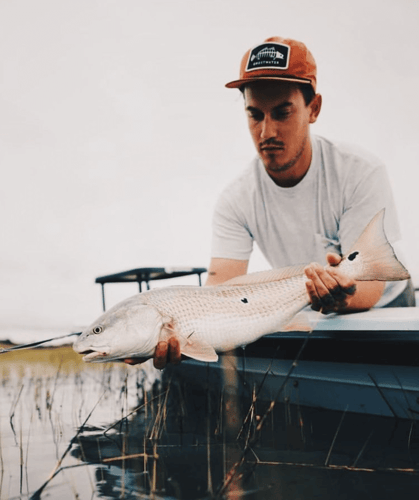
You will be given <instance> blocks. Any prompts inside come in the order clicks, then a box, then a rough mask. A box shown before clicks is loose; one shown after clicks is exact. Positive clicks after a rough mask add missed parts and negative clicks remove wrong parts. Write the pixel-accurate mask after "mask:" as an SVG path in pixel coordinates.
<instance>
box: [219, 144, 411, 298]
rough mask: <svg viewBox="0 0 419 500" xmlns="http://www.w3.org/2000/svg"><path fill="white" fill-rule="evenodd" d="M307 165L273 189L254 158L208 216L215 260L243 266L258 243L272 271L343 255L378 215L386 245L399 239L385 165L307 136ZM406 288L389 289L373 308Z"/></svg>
mask: <svg viewBox="0 0 419 500" xmlns="http://www.w3.org/2000/svg"><path fill="white" fill-rule="evenodd" d="M311 142H312V150H313V155H312V161H311V164H310V168H309V170H308V172H307V174H306V175H305V176H304V178H303V179H302V180H301V181H300V182H299V183H298V184H297V185H296V186H294V187H290V188H283V187H280V186H278V185H276V184H275V183H274V182H273V180H272V179H271V178H270V177H269V175H268V174H267V172H266V170H265V167H264V165H263V163H262V161H261V159H260V158H259V157H257V158H255V159H254V160H253V161H252V162H251V164H250V166H249V167H248V168H247V169H246V170H245V172H244V173H243V174H242V175H241V176H240V177H239V178H238V179H236V180H235V181H234V182H232V183H231V184H230V185H229V186H227V188H226V189H225V190H224V191H223V192H222V194H221V196H220V197H219V199H218V202H217V204H216V207H215V212H214V217H213V238H212V251H211V256H212V257H213V258H225V259H237V260H248V259H249V257H250V254H251V252H252V249H253V242H256V243H257V244H258V246H259V248H260V249H261V251H262V253H263V254H264V256H265V258H266V259H267V261H268V262H269V264H270V265H271V266H272V267H273V268H280V267H285V266H290V265H296V264H307V263H309V262H313V261H316V262H319V263H321V264H325V263H326V260H325V256H326V253H327V252H336V253H338V254H340V255H344V254H345V253H347V252H348V250H349V249H350V248H351V246H352V244H353V243H355V241H356V240H357V238H358V236H359V235H360V234H361V233H362V231H363V230H364V228H365V226H366V225H367V224H368V222H370V220H371V219H372V218H373V216H374V215H375V214H376V213H377V212H378V211H379V210H381V209H382V208H385V209H386V212H385V220H384V226H385V231H386V235H387V238H388V240H389V241H390V243H392V244H393V245H394V243H396V242H397V241H399V240H400V230H399V224H398V220H397V213H396V208H395V205H394V200H393V195H392V192H391V188H390V183H389V180H388V177H387V172H386V169H385V166H384V165H383V163H382V162H381V161H380V160H378V159H377V158H376V157H374V156H372V155H371V154H369V153H367V152H365V151H364V150H361V149H360V148H357V147H355V146H352V145H343V144H340V145H337V144H334V143H331V142H330V141H328V140H326V139H324V138H322V137H319V136H312V137H311ZM405 286H406V282H394V283H387V285H386V289H385V292H384V294H383V297H382V298H381V299H380V301H379V303H378V304H377V306H383V305H385V304H387V303H389V302H390V301H391V300H393V299H394V298H395V297H397V296H398V295H399V294H400V293H401V292H402V291H403V290H404V288H405Z"/></svg>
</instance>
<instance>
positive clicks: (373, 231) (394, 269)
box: [344, 209, 410, 281]
mask: <svg viewBox="0 0 419 500" xmlns="http://www.w3.org/2000/svg"><path fill="white" fill-rule="evenodd" d="M384 213H385V209H382V210H380V211H379V212H378V213H377V214H376V215H375V216H374V217H373V219H372V220H371V222H370V223H369V224H368V225H367V227H366V228H365V229H364V231H363V233H362V234H361V236H360V237H359V238H358V240H357V241H356V243H355V244H354V245H353V246H352V248H351V250H350V251H349V252H348V253H347V254H346V255H345V257H344V260H347V261H350V262H352V261H355V260H357V261H358V263H357V265H356V266H355V268H356V273H355V276H354V278H355V279H357V280H359V281H400V280H405V279H409V278H410V274H409V272H408V271H407V269H406V268H405V267H404V266H403V264H402V263H401V262H400V261H399V260H398V259H397V257H396V254H395V253H394V250H393V247H392V246H391V245H390V243H389V242H388V240H387V237H386V234H385V232H384ZM358 255H359V257H358ZM348 263H349V262H348ZM353 263H354V264H355V262H353Z"/></svg>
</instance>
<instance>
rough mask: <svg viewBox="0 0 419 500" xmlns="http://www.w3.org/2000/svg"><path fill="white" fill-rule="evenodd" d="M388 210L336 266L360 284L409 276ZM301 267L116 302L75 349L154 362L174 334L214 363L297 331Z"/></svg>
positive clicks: (304, 299)
mask: <svg viewBox="0 0 419 500" xmlns="http://www.w3.org/2000/svg"><path fill="white" fill-rule="evenodd" d="M383 219H384V210H381V211H380V212H379V213H378V214H377V215H376V216H375V217H374V218H373V219H372V220H371V222H370V223H369V224H368V225H367V227H366V228H365V230H364V232H363V233H362V234H361V236H360V237H359V239H358V240H357V242H356V243H355V244H354V245H353V247H352V248H351V250H350V251H349V252H348V253H347V254H346V255H345V256H344V257H343V259H342V260H341V262H340V263H339V265H338V266H337V268H338V269H340V270H341V271H342V272H343V273H344V274H346V275H347V276H349V277H351V278H353V279H355V280H360V281H374V280H378V281H398V280H405V279H408V278H409V277H410V276H409V273H408V271H407V270H406V269H405V267H404V266H403V265H402V264H401V263H400V262H399V260H398V259H397V257H396V256H395V253H394V251H393V248H392V247H391V245H390V243H389V242H388V241H387V238H386V236H385V233H384V225H383ZM304 267H305V265H302V266H292V267H287V268H282V269H273V270H270V271H263V272H258V273H252V274H247V275H243V276H239V277H237V278H234V279H232V280H229V281H227V282H225V283H223V284H222V285H217V286H208V287H199V286H171V287H165V288H156V289H154V290H149V291H147V292H143V293H140V294H137V295H134V296H133V297H130V298H128V299H126V300H123V301H122V302H120V303H119V304H117V305H115V306H114V307H112V308H111V309H109V311H107V312H105V313H104V314H103V315H102V316H100V317H99V318H98V319H97V320H96V321H95V322H94V323H93V324H92V325H90V326H89V327H88V328H87V329H86V330H85V331H84V332H83V333H82V335H81V336H80V337H79V338H78V339H77V341H76V342H75V344H74V346H73V347H74V350H75V351H76V352H78V353H80V354H83V355H84V357H83V360H84V361H87V362H107V361H116V360H120V359H124V358H151V357H152V356H153V354H154V351H155V348H156V345H157V343H158V342H159V341H160V340H167V339H168V338H170V337H172V336H176V337H177V338H178V339H179V341H180V345H181V352H182V354H184V355H185V356H188V357H190V358H194V359H197V360H201V361H209V362H211V361H217V359H218V355H217V352H223V351H228V350H230V349H233V348H235V347H238V346H243V345H246V344H249V343H251V342H254V341H255V340H257V339H259V338H260V337H262V336H264V335H267V334H269V333H273V332H279V331H285V330H291V329H300V327H298V328H296V327H295V325H294V321H295V317H296V315H297V314H298V313H299V312H300V311H301V310H302V309H304V308H305V307H306V306H307V305H308V304H309V298H308V294H307V292H306V287H305V282H306V281H307V278H306V276H305V274H304Z"/></svg>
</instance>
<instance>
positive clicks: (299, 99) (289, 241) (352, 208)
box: [154, 37, 414, 368]
mask: <svg viewBox="0 0 419 500" xmlns="http://www.w3.org/2000/svg"><path fill="white" fill-rule="evenodd" d="M316 73H317V71H316V63H315V61H314V58H313V56H312V55H311V53H310V52H309V51H308V49H307V48H306V46H305V45H304V44H303V43H301V42H297V41H295V40H291V39H283V38H280V37H273V38H269V39H267V40H265V41H264V42H263V43H262V44H259V45H258V46H256V47H254V48H253V49H250V50H248V51H247V52H246V54H245V55H244V57H243V59H242V62H241V68H240V78H239V79H238V80H234V81H232V82H230V83H228V84H227V85H226V87H228V88H238V89H240V90H241V92H242V93H243V98H244V105H245V110H246V113H247V119H248V125H249V130H250V134H251V136H252V139H253V142H254V144H255V147H256V150H257V152H258V157H257V158H256V159H255V160H254V161H253V162H252V163H251V165H250V167H249V168H248V169H247V170H246V171H245V172H244V173H243V174H242V175H241V176H240V177H239V178H238V179H236V180H235V181H234V182H233V183H232V184H231V185H230V186H228V187H227V188H226V189H225V190H224V192H223V193H222V195H221V197H220V199H219V200H218V203H217V205H216V208H215V213H214V220H213V244H212V258H211V262H210V266H209V272H208V280H207V283H206V284H207V285H217V284H220V283H223V282H224V281H226V280H228V279H230V278H233V277H235V276H239V275H242V274H246V273H247V268H248V262H249V257H250V254H251V252H252V248H253V243H254V242H256V243H257V244H258V246H259V247H260V249H261V250H262V253H263V254H264V255H265V257H266V259H267V260H268V262H269V263H270V264H271V266H272V267H275V268H280V267H284V266H289V265H295V264H301V263H304V262H310V261H311V262H312V264H310V265H308V266H307V267H306V268H305V273H306V276H307V278H308V280H307V283H306V287H307V293H308V296H309V299H310V302H311V306H312V308H313V309H315V310H321V311H322V312H323V313H328V312H352V311H360V310H366V309H369V308H371V307H373V306H378V307H388V306H392V305H393V306H394V305H399V306H407V305H414V294H413V289H412V286H411V283H408V284H406V282H395V283H383V282H378V281H374V282H355V281H354V280H352V279H350V278H347V277H346V276H344V275H342V274H341V273H340V272H339V270H337V269H336V268H335V266H336V265H337V264H339V262H340V260H341V255H344V254H345V253H346V252H347V251H348V250H349V248H350V247H351V245H352V244H353V243H354V242H355V241H356V239H357V237H358V236H359V235H360V233H361V232H362V230H363V229H364V228H365V226H366V225H367V223H368V222H369V221H370V220H371V219H372V217H373V216H374V215H375V214H376V213H377V212H378V211H379V210H381V209H382V208H386V215H385V228H386V233H387V236H388V238H389V240H390V242H392V243H393V244H394V243H396V242H397V241H398V240H400V231H399V226H398V222H397V215H396V210H395V207H394V202H393V197H392V193H391V188H390V185H389V182H388V178H387V174H386V171H385V168H384V166H383V165H382V163H381V162H380V161H379V160H377V159H376V158H373V157H372V156H371V155H369V154H367V153H365V152H364V151H360V150H359V149H357V148H354V147H353V146H344V145H336V144H333V143H331V142H329V141H327V140H325V139H323V138H320V137H316V136H311V135H310V125H311V124H312V123H315V122H316V120H317V118H318V116H319V113H320V110H321V105H322V97H321V95H320V94H318V93H316V87H317V75H316ZM325 256H326V260H325ZM326 263H328V264H330V265H331V266H332V267H331V268H328V269H327V270H326V269H325V268H324V265H325V264H326ZM168 360H169V361H171V362H174V363H176V362H179V360H180V353H179V346H178V343H177V341H176V340H175V339H171V340H170V341H169V344H167V343H160V344H159V345H158V346H157V348H156V354H155V358H154V364H155V366H156V367H158V368H162V367H164V366H165V364H166V362H167V361H168Z"/></svg>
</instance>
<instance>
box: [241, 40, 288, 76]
mask: <svg viewBox="0 0 419 500" xmlns="http://www.w3.org/2000/svg"><path fill="white" fill-rule="evenodd" d="M289 56H290V47H289V45H284V44H282V43H273V42H271V43H262V44H261V45H258V46H257V47H255V48H254V49H252V50H251V51H250V55H249V60H248V61H247V66H246V71H255V70H257V69H265V68H268V69H269V68H271V69H287V68H288V63H289Z"/></svg>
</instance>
